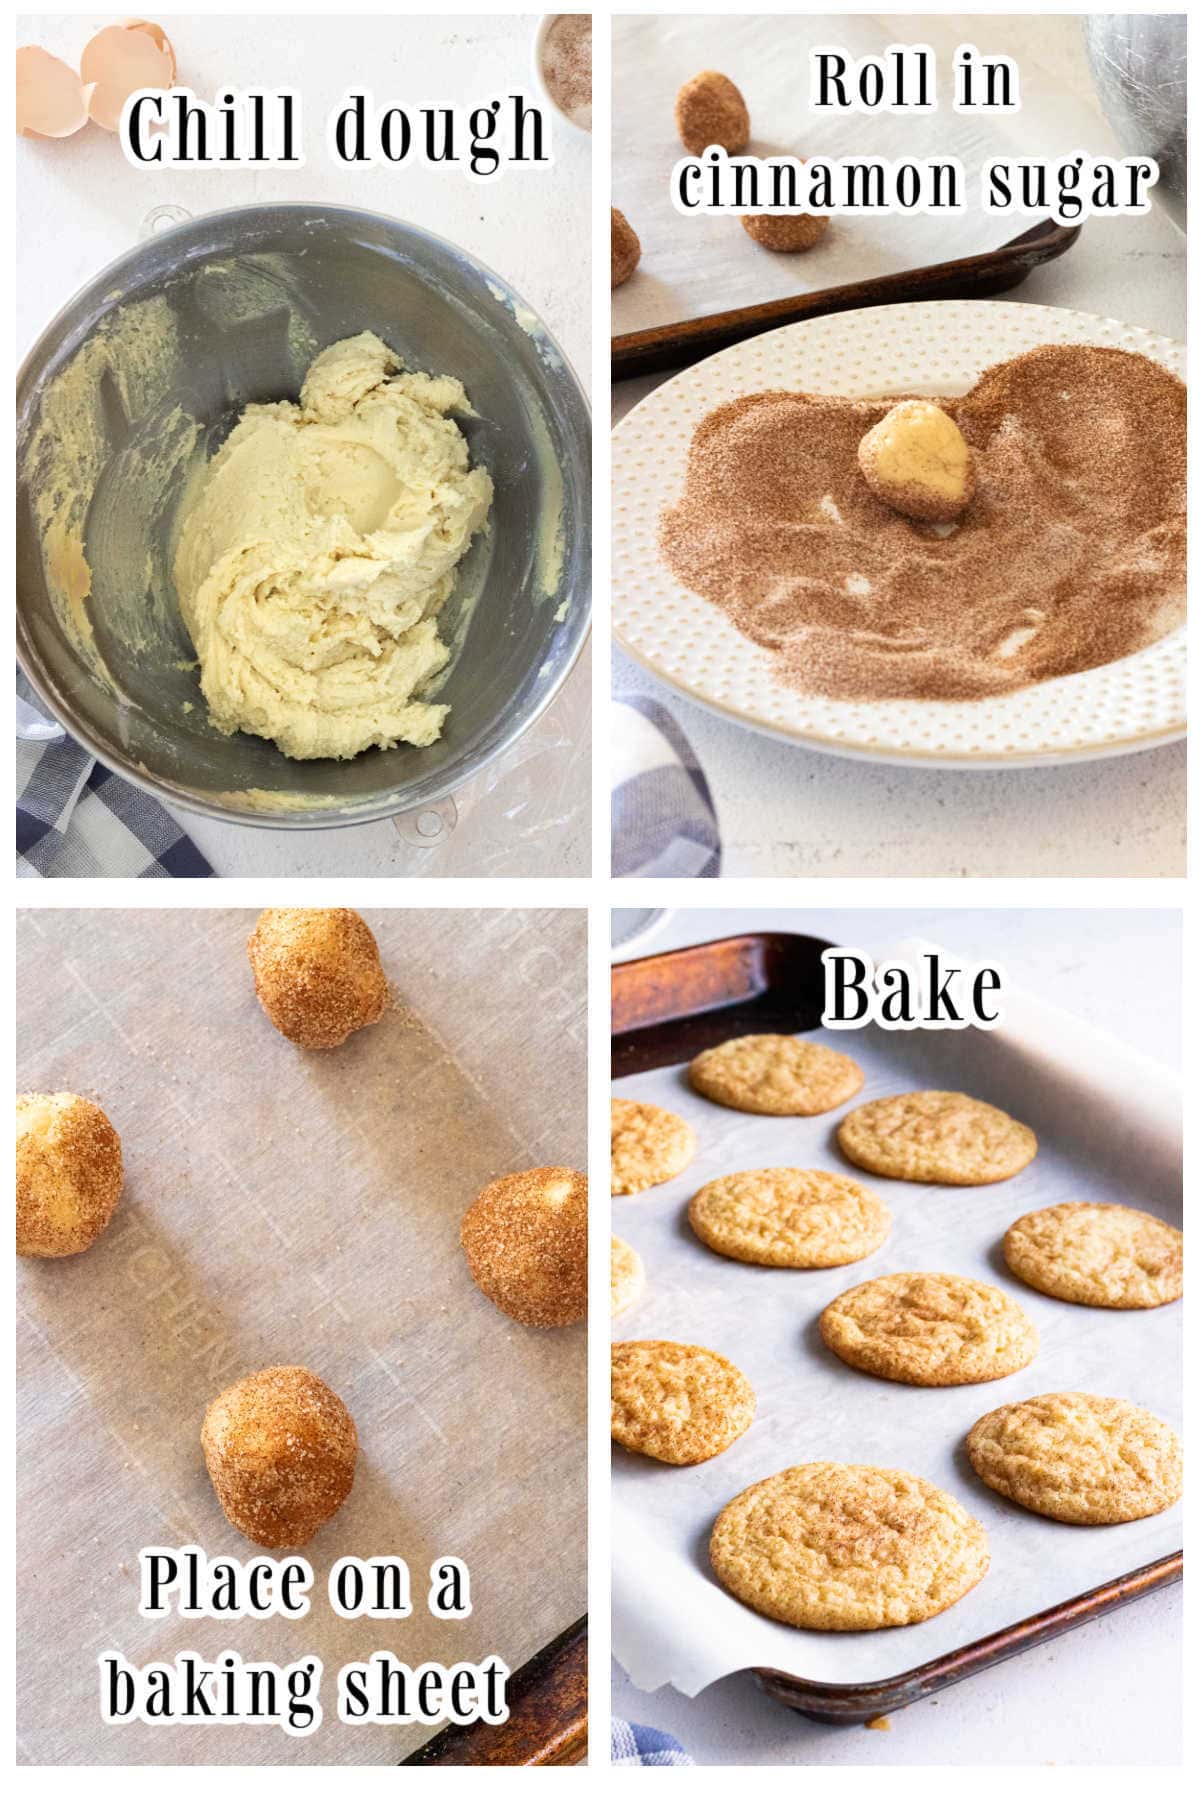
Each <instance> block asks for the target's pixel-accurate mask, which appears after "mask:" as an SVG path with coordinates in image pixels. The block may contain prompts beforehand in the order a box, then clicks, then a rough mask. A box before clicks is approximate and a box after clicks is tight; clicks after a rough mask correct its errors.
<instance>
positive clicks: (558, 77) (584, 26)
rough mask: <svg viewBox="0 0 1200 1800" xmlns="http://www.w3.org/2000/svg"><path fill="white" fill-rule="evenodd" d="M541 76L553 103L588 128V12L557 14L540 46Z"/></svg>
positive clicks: (587, 129) (590, 71) (590, 36)
mask: <svg viewBox="0 0 1200 1800" xmlns="http://www.w3.org/2000/svg"><path fill="white" fill-rule="evenodd" d="M542 76H543V79H544V80H545V83H546V86H547V87H548V88H549V90H550V94H551V97H552V98H553V100H554V101H555V103H556V105H558V106H561V107H562V109H563V111H564V112H565V113H566V115H567V117H568V119H570V120H572V121H573V122H574V123H575V124H576V125H578V126H579V127H580V129H581V130H583V131H590V130H591V129H592V15H591V13H558V14H556V15H555V18H554V22H553V24H552V25H551V26H550V29H549V30H548V31H547V33H546V40H545V43H544V44H543V46H542Z"/></svg>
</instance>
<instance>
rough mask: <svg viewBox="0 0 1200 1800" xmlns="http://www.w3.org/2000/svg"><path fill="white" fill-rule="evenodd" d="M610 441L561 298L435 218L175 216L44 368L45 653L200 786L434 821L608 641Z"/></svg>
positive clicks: (126, 735) (101, 731)
mask: <svg viewBox="0 0 1200 1800" xmlns="http://www.w3.org/2000/svg"><path fill="white" fill-rule="evenodd" d="M339 347H345V348H339ZM314 365H315V366H314ZM590 437H591V432H590V419H589V415H588V408H587V402H586V399H585V397H584V395H583V392H582V390H581V388H580V385H579V382H578V380H577V378H576V376H575V374H574V371H573V370H572V369H571V367H570V364H569V363H568V361H567V359H566V357H565V356H564V354H563V352H562V350H561V349H560V348H559V346H558V344H557V343H556V342H555V340H554V338H553V336H552V335H551V333H550V332H549V331H548V330H547V329H546V327H545V325H544V324H543V323H542V320H541V319H540V318H539V316H538V314H537V313H536V311H535V310H534V309H533V307H531V306H530V305H529V304H528V303H527V301H526V300H525V298H524V297H523V296H522V295H520V294H518V293H517V292H516V291H515V290H514V289H513V288H512V287H511V286H510V285H509V284H508V283H507V281H506V280H505V279H504V277H503V276H502V275H500V274H498V273H496V272H495V271H493V270H491V269H489V268H487V267H486V266H485V265H483V264H482V263H480V262H479V261H477V260H476V259H475V257H474V256H473V255H472V254H471V253H470V252H469V251H468V250H465V249H461V248H459V247H458V246H457V245H454V244H451V243H448V242H446V241H445V240H444V239H441V238H439V237H436V236H435V235H433V234H432V233H430V232H427V231H422V230H420V229H419V228H417V227H415V226H412V225H409V224H406V223H405V222H403V221H401V220H399V219H390V218H387V217H384V216H382V215H380V214H376V213H368V212H360V211H357V210H355V209H353V208H350V207H339V206H320V205H312V204H303V205H285V206H278V205H267V206H247V207H235V208H231V209H230V210H228V211H224V212H216V213H206V214H205V215H203V216H202V217H200V218H196V219H192V220H190V221H188V222H187V223H186V224H182V225H179V226H177V227H174V228H173V229H170V230H167V231H163V232H159V233H156V234H155V235H154V236H152V237H148V238H146V239H145V240H144V241H143V242H141V243H139V244H138V245H137V247H136V248H135V249H133V250H131V251H130V252H128V253H127V254H126V255H125V256H123V257H121V258H120V259H119V260H118V261H117V262H115V263H114V264H112V266H111V267H110V268H108V269H106V270H104V271H103V272H102V273H100V274H99V275H97V276H96V278H95V279H94V280H93V281H92V282H91V283H90V284H89V285H88V286H87V287H85V288H84V289H83V290H82V291H81V293H80V294H79V295H78V296H77V298H76V299H75V300H73V301H72V302H71V303H70V304H69V305H68V306H67V307H66V308H64V310H63V311H62V312H61V313H60V314H59V315H58V316H57V317H56V318H55V319H53V320H52V321H51V322H50V323H49V325H48V326H47V328H46V330H45V331H44V332H43V334H42V336H41V338H40V339H39V340H38V342H37V344H36V345H35V346H34V348H33V350H32V351H31V353H30V355H29V357H28V359H27V361H26V364H25V367H24V368H23V370H22V372H21V377H20V382H19V390H18V430H17V487H18V505H17V515H18V526H17V539H18V543H17V559H16V560H17V588H18V634H17V635H18V656H19V659H20V662H21V666H22V668H23V669H24V671H25V673H26V675H27V676H28V677H29V679H30V681H31V683H32V684H33V686H34V688H35V689H36V690H37V692H38V694H39V695H40V697H41V699H42V701H43V703H44V706H45V708H46V710H47V711H50V712H53V713H54V714H55V715H56V716H57V718H58V719H59V720H60V721H61V723H62V724H63V725H64V726H65V727H66V729H67V730H68V731H69V732H70V734H71V736H72V737H73V738H75V740H76V741H77V742H79V743H81V744H83V745H84V746H85V748H86V749H87V750H88V751H89V752H90V753H91V754H93V755H94V756H96V757H97V758H99V760H100V761H102V762H103V763H104V765H105V766H106V767H107V768H109V769H112V770H113V771H114V772H116V773H117V774H119V775H121V776H122V777H124V778H125V779H127V780H129V781H131V782H132V783H134V785H136V786H140V787H143V788H145V789H147V790H148V791H150V792H151V793H152V794H154V795H155V796H156V797H157V798H158V799H160V800H162V801H163V802H165V803H166V804H167V805H169V806H172V807H184V808H188V809H191V810H194V811H199V812H202V813H205V814H208V815H209V816H211V817H215V818H220V819H224V820H228V821H231V822H235V823H245V824H252V825H264V824H265V825H271V826H275V827H282V828H288V829H296V830H304V829H313V828H317V827H324V826H334V825H343V824H358V823H365V822H368V821H369V820H372V819H384V818H390V817H394V816H396V815H399V814H404V813H408V812H417V813H418V814H419V812H420V811H421V810H422V809H424V808H428V807H434V806H436V805H437V803H438V802H439V801H440V800H442V799H444V798H445V797H446V796H447V795H449V794H452V793H455V792H457V791H460V790H461V789H462V788H464V787H465V786H466V785H467V784H468V783H469V782H470V781H471V780H472V778H473V777H474V776H475V775H477V774H478V773H479V772H480V771H481V770H482V769H483V768H485V767H486V766H487V765H488V764H489V763H491V762H492V761H494V760H495V759H496V758H497V757H499V756H500V755H502V754H503V753H504V752H505V751H506V750H508V749H509V748H510V747H511V746H512V745H513V744H514V743H515V741H516V740H517V738H519V737H520V736H521V734H522V733H523V732H525V731H526V730H527V729H528V728H529V727H530V726H532V724H533V723H534V722H535V720H536V719H537V718H538V717H539V716H540V715H541V713H542V712H543V711H544V709H545V708H546V707H547V706H548V705H549V704H550V702H551V701H552V700H553V699H554V697H555V695H556V694H557V692H558V690H559V689H560V687H561V686H562V683H563V681H564V680H565V679H566V677H567V675H568V674H569V672H570V670H571V668H572V666H573V664H574V662H575V660H576V657H577V655H578V654H579V652H580V650H581V649H582V646H583V642H584V639H585V637H586V635H587V629H588V621H589V611H590V563H591V540H590V494H591V468H590ZM364 677H365V678H366V679H364ZM385 746H390V747H385ZM564 754H565V752H564Z"/></svg>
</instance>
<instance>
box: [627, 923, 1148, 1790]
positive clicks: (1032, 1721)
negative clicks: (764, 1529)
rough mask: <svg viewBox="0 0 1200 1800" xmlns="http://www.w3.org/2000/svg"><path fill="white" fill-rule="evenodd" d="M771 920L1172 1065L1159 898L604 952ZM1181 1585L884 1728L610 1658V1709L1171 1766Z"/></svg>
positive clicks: (674, 1723)
mask: <svg viewBox="0 0 1200 1800" xmlns="http://www.w3.org/2000/svg"><path fill="white" fill-rule="evenodd" d="M772 929H776V930H778V929H790V930H793V931H795V930H801V931H805V932H809V933H812V934H813V935H814V936H818V937H827V938H829V939H830V940H831V941H835V942H843V943H844V942H848V941H853V942H855V943H861V944H863V945H865V947H866V948H867V949H868V950H870V949H876V950H881V949H884V948H886V947H887V946H889V945H892V944H895V943H896V942H898V941H899V940H900V939H901V938H904V937H912V936H916V937H922V938H928V939H929V940H931V941H932V942H934V943H938V944H943V945H945V946H946V948H947V949H950V950H957V951H960V952H962V953H963V954H966V953H968V952H969V953H970V954H971V955H973V956H980V957H983V956H988V957H994V958H995V960H996V961H998V962H999V963H1000V964H1001V965H1002V966H1003V968H1004V969H1005V971H1006V972H1007V974H1008V977H1009V979H1010V980H1011V981H1012V982H1013V983H1015V984H1018V985H1020V986H1022V987H1028V988H1031V989H1033V990H1034V991H1036V992H1038V993H1040V994H1041V995H1042V996H1043V997H1044V998H1045V999H1047V1000H1050V1001H1052V1002H1054V1003H1055V1004H1056V1005H1059V1006H1063V1007H1065V1008H1067V1010H1068V1011H1071V1012H1074V1013H1076V1014H1078V1015H1079V1016H1080V1017H1081V1018H1084V1019H1087V1020H1089V1021H1090V1022H1091V1023H1092V1024H1094V1025H1096V1026H1098V1027H1100V1028H1101V1029H1103V1030H1106V1031H1111V1032H1113V1033H1114V1034H1116V1035H1118V1036H1120V1037H1121V1038H1123V1039H1124V1040H1125V1041H1126V1042H1127V1043H1129V1044H1131V1045H1133V1046H1134V1047H1135V1048H1136V1049H1138V1050H1140V1051H1142V1052H1143V1053H1144V1054H1146V1055H1148V1056H1153V1057H1156V1058H1158V1060H1159V1061H1160V1062H1163V1063H1165V1064H1167V1065H1169V1066H1170V1067H1172V1068H1178V1067H1179V1064H1180V1035H1181V1021H1182V996H1181V979H1180V977H1181V966H1180V954H1181V947H1180V919H1179V914H1178V912H1177V911H1175V910H1174V909H1170V908H1164V909H1162V910H1146V911H1137V912H1134V911H1125V910H1119V911H1111V912H1109V911H1092V912H1081V911H1074V910H1062V911H1057V910H1045V911H1032V912H1031V911H1024V912H1016V911H993V910H991V909H986V910H980V911H972V912H964V911H953V912H951V911H933V910H924V911H922V910H919V909H912V910H901V909H898V908H897V909H889V910H887V911H882V910H881V911H876V910H871V911H869V912H851V911H846V910H842V911H835V910H833V909H830V908H819V907H814V908H805V909H803V910H801V909H794V910H787V909H784V908H781V907H771V908H766V907H764V908H762V909H757V908H756V909H755V910H754V911H753V912H747V911H744V910H743V911H740V912H738V911H732V910H730V909H728V908H719V909H714V910H712V911H708V910H706V911H703V912H699V911H691V912H688V911H674V912H670V913H668V914H667V915H666V916H665V918H663V919H661V920H660V921H659V922H658V924H657V925H656V926H655V927H654V928H653V929H652V930H651V931H650V932H648V933H647V934H646V936H644V937H643V938H640V939H639V940H638V941H637V943H636V944H631V945H630V946H628V947H627V948H626V949H623V950H619V951H618V952H617V953H616V957H617V960H620V961H624V960H627V958H628V957H631V956H642V955H648V954H651V953H652V952H655V951H658V950H669V949H675V948H677V947H679V946H681V945H683V944H695V943H703V942H705V941H706V940H708V939H710V938H718V937H724V936H727V935H729V934H731V933H734V932H738V931H746V930H755V931H760V930H772ZM1182 1592H1183V1590H1182V1588H1181V1587H1180V1586H1176V1587H1172V1588H1167V1589H1165V1590H1163V1591H1162V1592H1160V1593H1157V1594H1150V1595H1147V1596H1146V1598H1145V1599H1142V1600H1138V1601H1136V1602H1134V1603H1133V1604H1132V1605H1130V1606H1126V1607H1123V1608H1122V1609H1121V1610H1120V1611H1118V1612H1115V1613H1111V1614H1109V1615H1108V1616H1107V1617H1106V1618H1103V1619H1097V1620H1093V1621H1090V1622H1089V1623H1088V1624H1086V1625H1083V1626H1081V1627H1080V1628H1079V1629H1078V1630H1076V1631H1072V1632H1069V1633H1068V1634H1067V1635H1066V1636H1065V1637H1061V1638H1059V1639H1057V1641H1056V1642H1054V1643H1052V1644H1046V1645H1043V1646H1042V1647H1041V1648H1039V1649H1036V1650H1029V1651H1026V1652H1024V1653H1023V1654H1022V1655H1020V1656H1017V1657H1013V1658H1011V1659H1010V1660H1009V1661H1008V1662H1005V1663H1002V1664H1000V1665H998V1666H997V1667H996V1668H994V1669H990V1670H988V1671H986V1672H985V1673H983V1674H980V1675H974V1676H972V1677H971V1678H970V1679H969V1680H967V1681H963V1682H960V1683H959V1684H958V1685H957V1686H956V1687H952V1688H947V1689H944V1690H943V1691H942V1692H941V1693H940V1694H938V1695H937V1696H936V1697H934V1698H931V1699H929V1700H925V1701H921V1702H919V1703H918V1704H916V1705H914V1706H910V1707H906V1708H905V1709H904V1710H903V1711H901V1712H898V1713H893V1714H892V1715H891V1728H890V1730H888V1731H867V1730H866V1729H864V1728H863V1727H862V1726H859V1725H829V1724H824V1723H819V1722H817V1721H815V1720H812V1719H806V1718H803V1717H802V1716H801V1715H800V1714H799V1713H791V1712H788V1711H787V1710H786V1709H785V1708H784V1707H782V1706H780V1705H779V1704H778V1703H777V1702H776V1701H774V1700H771V1699H769V1698H768V1697H767V1696H766V1695H765V1694H762V1693H760V1692H759V1690H758V1688H757V1687H756V1686H755V1684H754V1681H753V1679H752V1678H751V1677H750V1676H736V1675H735V1676H730V1677H728V1678H727V1679H726V1680H724V1681H719V1682H716V1683H715V1684H714V1685H713V1686H712V1687H710V1688H708V1689H706V1691H705V1692H704V1693H703V1694H701V1695H699V1696H698V1697H697V1698H696V1699H695V1700H686V1699H684V1698H683V1697H682V1696H681V1695H679V1694H677V1693H675V1691H674V1690H673V1689H671V1688H662V1689H660V1690H659V1691H658V1692H657V1693H654V1694H644V1693H641V1692H640V1691H639V1690H638V1689H637V1688H635V1687H634V1686H633V1685H632V1683H631V1682H630V1681H628V1680H627V1678H626V1677H625V1675H624V1673H623V1672H622V1671H621V1670H620V1669H619V1668H618V1667H616V1665H614V1669H613V1694H612V1708H613V1713H614V1714H615V1715H616V1716H617V1717H620V1718H627V1719H633V1720H636V1721H637V1722H638V1723H640V1724H646V1725H655V1726H658V1727H659V1728H660V1729H661V1730H663V1731H669V1732H671V1733H672V1734H673V1735H674V1736H675V1737H677V1738H678V1739H679V1740H680V1742H681V1743H682V1744H683V1745H684V1746H685V1748H686V1749H687V1750H688V1751H690V1753H691V1754H692V1755H693V1756H694V1757H695V1759H696V1761H697V1762H698V1763H721V1764H729V1763H754V1764H780V1765H786V1764H793V1763H812V1764H822V1765H830V1766H834V1765H836V1766H843V1765H844V1766H858V1765H861V1764H878V1765H882V1766H885V1767H886V1766H888V1765H895V1764H903V1763H909V1764H915V1765H919V1764H926V1765H931V1766H934V1765H948V1764H966V1763H969V1764H975V1765H986V1764H996V1765H999V1764H1004V1765H1010V1766H1011V1765H1018V1764H1028V1765H1038V1764H1059V1765H1063V1764H1074V1763H1088V1764H1093V1765H1097V1766H1105V1765H1107V1766H1117V1767H1120V1766H1123V1765H1128V1766H1138V1765H1140V1766H1147V1765H1152V1764H1153V1765H1169V1764H1173V1763H1177V1762H1178V1761H1179V1759H1180V1754H1181V1750H1180V1742H1181V1739H1180V1734H1181V1729H1182V1661H1181V1655H1180V1637H1181V1632H1182V1612H1183V1608H1182Z"/></svg>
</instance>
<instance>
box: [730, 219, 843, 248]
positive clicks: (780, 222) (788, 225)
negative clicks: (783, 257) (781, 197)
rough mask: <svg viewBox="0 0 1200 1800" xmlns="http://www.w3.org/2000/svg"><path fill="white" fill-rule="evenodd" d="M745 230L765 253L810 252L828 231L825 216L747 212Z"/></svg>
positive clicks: (743, 226)
mask: <svg viewBox="0 0 1200 1800" xmlns="http://www.w3.org/2000/svg"><path fill="white" fill-rule="evenodd" d="M742 230H743V231H745V232H747V233H748V234H749V236H750V237H752V238H753V239H754V241H755V243H756V244H761V245H762V246H763V248H764V250H782V251H784V252H785V253H787V254H794V253H795V252H796V251H797V250H811V249H812V247H813V245H814V244H816V243H818V242H819V241H820V239H821V238H823V237H824V236H825V233H826V232H827V231H828V230H829V219H828V217H827V216H826V214H824V213H745V214H743V216H742Z"/></svg>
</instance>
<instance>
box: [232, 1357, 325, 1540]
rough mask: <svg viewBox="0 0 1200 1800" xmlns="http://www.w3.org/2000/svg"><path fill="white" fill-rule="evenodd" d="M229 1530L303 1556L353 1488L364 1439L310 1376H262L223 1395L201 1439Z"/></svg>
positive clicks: (285, 1372)
mask: <svg viewBox="0 0 1200 1800" xmlns="http://www.w3.org/2000/svg"><path fill="white" fill-rule="evenodd" d="M200 1443H201V1447H202V1448H203V1451H204V1460H205V1463H206V1464H207V1466H208V1473H209V1476H210V1477H211V1479H212V1484H213V1487H214V1488H215V1489H216V1492H217V1499H218V1500H219V1501H220V1502H221V1507H222V1510H223V1511H224V1513H225V1517H226V1518H227V1519H228V1520H229V1523H230V1524H231V1525H233V1526H235V1527H236V1528H237V1530H238V1531H240V1532H242V1533H244V1535H245V1536H246V1537H248V1538H250V1539H251V1541H252V1542H253V1543H255V1544H262V1545H263V1547H264V1548H265V1549H267V1550H298V1549H300V1548H301V1546H302V1545H304V1544H307V1542H308V1540H309V1539H310V1538H311V1537H312V1536H313V1534H314V1532H316V1531H317V1530H319V1529H320V1527H321V1526H322V1525H324V1523H325V1521H326V1520H327V1519H331V1518H332V1517H333V1515H334V1513H335V1512H336V1511H337V1510H338V1508H339V1506H341V1504H342V1502H343V1501H344V1500H345V1498H346V1496H347V1494H349V1492H350V1489H351V1487H352V1486H353V1485H354V1465H355V1462H356V1460H357V1457H358V1433H357V1432H356V1431H355V1429H354V1420H353V1419H352V1418H351V1417H350V1414H349V1412H348V1411H347V1409H346V1407H345V1405H344V1404H343V1402H342V1401H341V1400H339V1398H338V1396H337V1395H336V1394H335V1393H334V1392H333V1390H332V1388H329V1387H326V1385H325V1383H324V1382H323V1381H322V1380H321V1378H320V1376H318V1375H314V1374H313V1372H312V1370H311V1369H304V1368H298V1367H296V1366H294V1365H293V1366H285V1367H280V1368H273V1369H260V1370H259V1371H258V1372H257V1374H254V1375H246V1376H244V1377H243V1379H242V1380H241V1381H235V1382H234V1384H233V1386H232V1387H229V1388H226V1389H225V1392H224V1393H223V1394H218V1395H217V1398H216V1399H215V1400H214V1401H213V1403H212V1405H211V1406H210V1407H209V1409H208V1411H207V1412H206V1413H205V1415H204V1424H203V1427H202V1429H201V1432H200Z"/></svg>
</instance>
